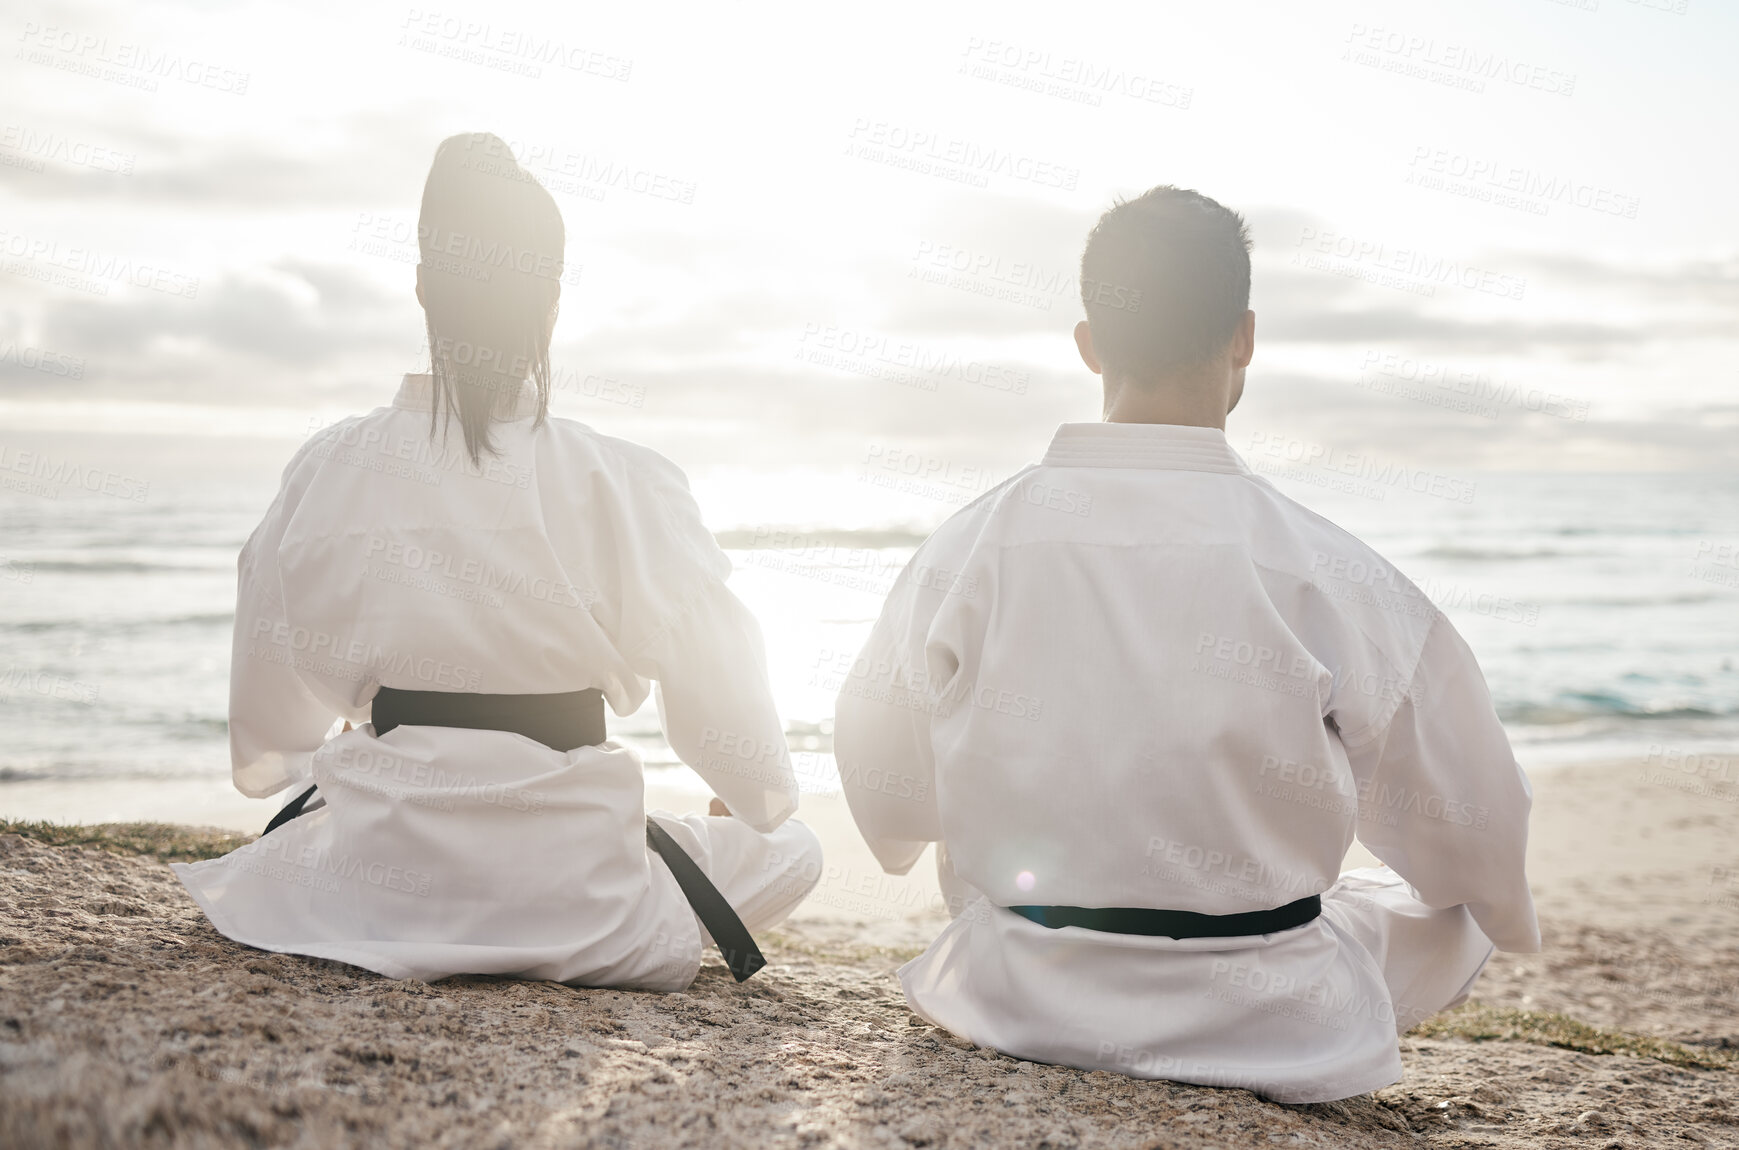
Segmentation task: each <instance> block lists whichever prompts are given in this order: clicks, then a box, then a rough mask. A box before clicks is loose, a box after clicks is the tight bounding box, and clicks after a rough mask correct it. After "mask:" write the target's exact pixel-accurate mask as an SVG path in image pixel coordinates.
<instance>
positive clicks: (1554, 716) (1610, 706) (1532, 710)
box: [1497, 694, 1739, 727]
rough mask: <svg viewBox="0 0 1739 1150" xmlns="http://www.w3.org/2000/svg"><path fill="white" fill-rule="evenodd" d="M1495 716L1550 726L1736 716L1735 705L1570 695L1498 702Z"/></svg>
mask: <svg viewBox="0 0 1739 1150" xmlns="http://www.w3.org/2000/svg"><path fill="white" fill-rule="evenodd" d="M1497 716H1498V718H1499V719H1501V720H1502V721H1504V722H1505V723H1517V724H1523V725H1527V726H1539V727H1551V726H1559V725H1562V724H1566V723H1584V722H1587V721H1588V720H1589V719H1629V720H1635V721H1638V722H1651V723H1652V722H1668V721H1672V720H1678V721H1681V722H1682V721H1685V720H1693V719H1725V718H1734V717H1739V708H1731V709H1728V710H1724V711H1715V710H1710V709H1709V708H1707V707H1665V708H1650V707H1645V706H1640V705H1638V704H1636V703H1634V702H1632V701H1630V700H1627V699H1622V698H1619V697H1618V696H1615V695H1604V694H1572V695H1568V696H1566V697H1565V698H1564V699H1563V700H1562V701H1558V700H1554V701H1552V702H1548V703H1540V702H1523V703H1506V704H1502V705H1500V706H1499V707H1498V709H1497Z"/></svg>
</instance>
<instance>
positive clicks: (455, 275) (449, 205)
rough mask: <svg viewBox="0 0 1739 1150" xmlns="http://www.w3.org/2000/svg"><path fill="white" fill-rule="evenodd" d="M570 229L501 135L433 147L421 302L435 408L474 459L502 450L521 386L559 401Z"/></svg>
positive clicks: (540, 406) (423, 220) (420, 226)
mask: <svg viewBox="0 0 1739 1150" xmlns="http://www.w3.org/2000/svg"><path fill="white" fill-rule="evenodd" d="M565 242H566V231H565V229H564V228H563V227H562V215H561V212H560V211H558V210H557V208H556V204H555V201H554V200H553V199H551V198H550V194H549V193H548V192H547V191H545V190H544V187H543V185H542V184H540V183H538V182H537V179H536V178H535V177H533V176H532V174H531V173H530V172H527V171H526V170H525V169H524V168H521V167H520V166H519V163H518V161H516V160H515V159H514V158H513V153H512V152H511V151H510V150H509V149H508V147H507V145H506V144H505V143H504V142H503V141H502V140H501V138H500V137H499V136H495V135H491V134H490V133H488V132H467V133H465V134H463V135H458V136H449V137H448V138H447V139H445V140H442V141H441V146H440V147H438V148H436V149H435V162H434V163H433V164H432V165H431V166H430V167H429V179H428V182H427V183H425V184H424V185H423V207H422V215H421V217H420V218H419V219H418V221H417V247H418V250H419V251H420V253H421V255H422V263H421V264H420V265H419V266H418V268H417V299H418V301H419V302H421V303H422V305H423V312H424V314H425V315H426V316H427V318H428V328H429V364H430V371H431V372H432V374H433V375H434V406H433V408H432V409H431V410H430V413H429V426H430V434H433V433H434V424H435V419H436V415H437V413H438V414H439V415H440V416H441V417H442V418H443V420H449V419H451V418H452V417H453V416H457V417H458V420H459V426H460V427H461V428H462V429H463V431H464V434H465V450H466V452H467V453H468V454H469V455H470V457H471V460H472V462H474V463H475V462H478V461H479V460H480V457H481V453H482V452H484V451H492V450H494V443H493V440H492V437H491V435H490V428H489V422H490V419H491V418H492V417H494V416H497V415H501V414H505V413H507V412H509V411H511V410H512V409H513V407H514V404H515V403H516V401H517V400H518V398H519V391H520V384H521V382H522V381H524V380H527V379H530V380H531V381H532V382H533V383H534V384H535V385H536V387H537V418H538V420H539V421H540V422H541V421H542V420H543V418H544V415H545V414H546V413H547V411H548V409H549V389H550V369H549V341H550V334H551V333H552V332H553V331H554V330H555V321H556V305H557V304H558V303H559V301H560V299H561V284H562V252H563V248H564V246H565Z"/></svg>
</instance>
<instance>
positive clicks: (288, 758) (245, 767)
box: [229, 437, 338, 799]
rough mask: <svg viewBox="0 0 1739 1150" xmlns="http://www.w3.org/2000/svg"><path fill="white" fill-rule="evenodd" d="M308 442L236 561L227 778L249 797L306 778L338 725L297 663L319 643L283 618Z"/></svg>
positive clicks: (313, 656) (314, 656) (316, 654)
mask: <svg viewBox="0 0 1739 1150" xmlns="http://www.w3.org/2000/svg"><path fill="white" fill-rule="evenodd" d="M319 438H320V437H316V439H314V440H310V441H309V444H308V445H305V446H304V447H303V448H302V449H301V451H299V452H298V453H297V454H296V456H295V458H293V459H292V460H291V461H290V464H289V466H288V467H286V468H285V469H284V481H283V485H282V487H281V488H280V489H279V491H278V497H277V498H276V499H275V500H274V501H273V502H272V506H271V508H270V510H268V511H267V512H266V517H265V519H264V520H262V521H261V523H260V525H259V526H258V527H256V528H255V529H254V533H253V534H252V535H250V536H249V537H248V541H247V543H246V544H245V545H244V546H243V547H242V551H241V557H240V558H239V559H238V560H237V562H236V610H235V635H234V638H233V640H232V642H231V646H230V663H229V754H230V777H231V778H232V779H233V780H234V782H235V787H236V790H238V791H240V792H241V793H242V794H244V795H247V796H248V797H249V798H255V799H258V798H264V797H265V796H267V795H271V794H276V793H277V792H278V791H281V790H283V789H284V788H285V787H287V786H289V785H290V784H292V783H294V782H298V781H300V780H302V779H306V778H307V777H308V776H309V774H310V773H311V772H310V768H309V765H308V761H309V759H311V758H312V757H313V755H314V752H315V751H317V750H319V749H320V747H321V744H323V743H324V742H325V741H326V735H327V733H328V732H329V731H330V730H331V729H332V727H333V724H334V723H335V722H336V720H337V717H338V716H337V715H336V713H335V712H334V711H333V709H332V708H331V707H329V706H327V705H325V704H323V703H321V702H320V701H319V700H318V699H316V698H315V697H314V694H313V693H312V692H311V691H310V690H309V689H308V686H307V684H306V683H304V682H303V681H302V677H301V676H300V675H299V674H298V673H297V670H296V668H297V664H298V663H299V662H301V661H304V660H318V659H320V658H322V657H323V655H322V651H321V650H320V644H319V642H318V641H317V640H318V637H317V636H314V635H311V634H309V633H308V632H306V631H305V630H293V629H291V628H290V627H289V625H288V624H287V622H286V621H285V617H284V587H283V581H282V577H281V574H280V569H279V563H278V549H279V547H280V545H281V544H282V543H283V541H284V529H285V526H286V525H287V524H288V523H289V522H290V519H291V518H292V517H293V516H294V514H295V511H296V508H297V505H298V504H299V502H300V497H301V493H302V491H303V490H304V489H305V488H306V486H307V482H306V480H307V476H306V474H305V473H304V472H303V468H302V466H301V465H302V463H303V460H304V459H305V458H306V457H307V454H308V450H309V446H312V445H313V444H314V443H315V442H316V441H317V440H318V439H319Z"/></svg>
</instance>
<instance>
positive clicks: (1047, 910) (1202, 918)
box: [1009, 894, 1322, 938]
mask: <svg viewBox="0 0 1739 1150" xmlns="http://www.w3.org/2000/svg"><path fill="white" fill-rule="evenodd" d="M1009 910H1012V912H1014V913H1017V915H1021V917H1023V919H1031V920H1033V922H1036V924H1038V926H1047V927H1050V929H1052V931H1056V929H1059V927H1066V926H1078V927H1083V929H1089V931H1104V933H1106V934H1146V936H1149V938H1240V936H1243V934H1273V933H1275V931H1290V929H1292V927H1296V926H1304V924H1306V922H1309V920H1313V919H1315V917H1316V915H1320V913H1322V896H1318V894H1308V896H1304V898H1301V899H1297V901H1294V903H1287V905H1285V906H1275V908H1273V910H1245V912H1240V913H1235V915H1203V913H1196V912H1193V910H1149V908H1146V906H1010V908H1009Z"/></svg>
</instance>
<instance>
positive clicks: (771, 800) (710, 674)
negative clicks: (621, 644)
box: [624, 467, 798, 831]
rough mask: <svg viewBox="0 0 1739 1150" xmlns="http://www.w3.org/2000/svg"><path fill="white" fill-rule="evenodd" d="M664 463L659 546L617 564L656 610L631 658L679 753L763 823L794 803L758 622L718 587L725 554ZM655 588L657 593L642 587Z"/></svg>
mask: <svg viewBox="0 0 1739 1150" xmlns="http://www.w3.org/2000/svg"><path fill="white" fill-rule="evenodd" d="M669 471H670V474H669V475H668V476H667V477H666V480H667V481H666V482H662V483H660V484H658V486H657V487H656V489H655V494H656V496H657V503H658V505H659V510H658V511H657V512H656V514H657V515H658V516H659V518H660V519H661V520H662V523H663V528H664V530H662V531H658V532H656V534H658V535H659V536H660V537H661V545H659V546H650V547H646V548H645V549H644V551H643V552H642V554H641V562H640V563H639V564H637V566H638V567H639V569H638V570H634V571H628V572H624V576H625V580H626V586H627V588H628V589H629V591H630V593H629V595H627V596H625V598H627V599H628V600H629V602H630V603H631V604H637V605H638V606H636V607H634V608H633V609H632V611H631V613H633V614H636V615H641V616H646V615H647V614H648V612H649V611H650V612H653V613H654V614H655V615H656V618H655V619H651V620H649V621H650V622H651V627H650V630H649V632H647V633H646V636H645V637H644V638H640V639H637V640H636V641H635V642H634V644H633V646H632V648H631V650H632V652H633V654H632V657H631V663H632V665H633V667H634V670H635V673H636V674H639V675H642V676H644V677H646V678H649V679H655V680H657V688H656V692H655V695H654V697H655V699H656V700H657V705H658V718H659V722H660V723H661V724H662V725H663V727H664V737H665V739H666V740H667V741H668V742H669V743H670V747H671V749H672V750H673V751H675V752H676V754H677V757H678V758H680V759H681V760H682V761H683V762H685V763H687V764H688V765H689V766H690V767H691V768H693V769H694V772H695V773H696V774H698V775H699V776H700V777H701V778H702V779H703V780H705V782H706V784H707V785H708V786H709V787H711V788H712V789H713V793H714V794H716V795H718V797H719V798H720V799H722V800H724V803H725V805H726V806H728V807H729V808H730V809H731V813H732V814H733V815H735V816H736V817H737V818H739V819H741V820H742V821H743V822H745V823H748V824H749V825H750V826H752V827H754V828H755V829H756V830H759V831H770V830H772V829H773V828H775V827H777V826H778V825H779V824H780V823H783V822H784V821H785V820H786V819H787V818H789V817H791V815H792V813H793V812H794V811H796V810H797V794H798V792H797V776H796V774H795V772H794V771H793V770H792V768H791V756H790V753H789V751H788V750H787V749H786V745H785V725H784V723H783V722H782V721H781V720H780V717H779V711H778V708H777V707H776V706H774V703H773V689H772V686H771V684H770V683H769V682H768V679H767V654H766V648H765V646H764V644H763V643H762V639H761V627H760V624H759V623H758V622H757V621H756V619H755V616H754V615H753V614H752V613H751V612H750V611H749V609H748V608H747V607H745V606H744V605H743V603H742V600H740V599H738V598H737V597H736V595H734V594H732V592H731V591H730V589H729V588H728V587H726V586H725V584H724V580H725V577H726V576H728V575H729V574H730V569H731V564H730V560H729V559H727V558H726V557H725V554H724V552H723V551H721V550H720V549H719V546H718V543H717V542H716V541H715V540H714V539H713V537H712V534H711V533H710V532H709V531H707V529H706V527H705V525H704V524H703V523H702V522H701V517H700V508H699V507H697V506H696V505H695V502H694V497H693V496H692V495H691V494H689V491H688V487H687V483H686V481H685V480H683V479H682V478H681V473H680V472H678V471H676V469H675V468H674V467H671V468H670V469H669ZM643 526H645V527H651V525H650V524H645V525H643ZM651 533H653V532H648V534H651ZM653 587H661V588H662V593H661V594H657V595H646V594H644V592H647V591H650V590H651V589H652V588H653ZM654 602H656V607H655V608H654V606H653V604H654Z"/></svg>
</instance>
